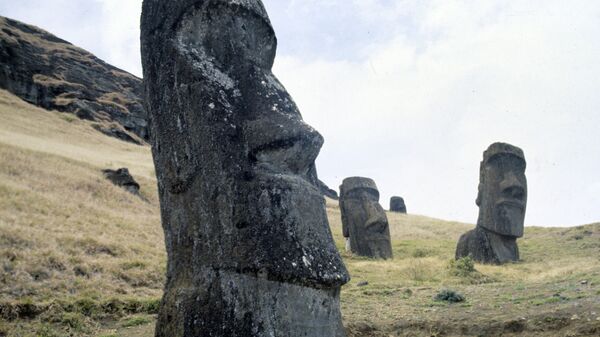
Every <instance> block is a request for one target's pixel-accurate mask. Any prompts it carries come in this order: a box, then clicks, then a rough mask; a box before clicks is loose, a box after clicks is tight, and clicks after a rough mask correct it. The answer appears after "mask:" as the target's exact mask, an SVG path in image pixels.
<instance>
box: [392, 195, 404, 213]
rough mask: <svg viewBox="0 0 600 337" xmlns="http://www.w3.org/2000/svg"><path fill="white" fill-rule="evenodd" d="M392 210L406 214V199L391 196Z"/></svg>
mask: <svg viewBox="0 0 600 337" xmlns="http://www.w3.org/2000/svg"><path fill="white" fill-rule="evenodd" d="M390 212H396V213H404V214H406V204H405V203H404V199H403V198H402V197H391V198H390Z"/></svg>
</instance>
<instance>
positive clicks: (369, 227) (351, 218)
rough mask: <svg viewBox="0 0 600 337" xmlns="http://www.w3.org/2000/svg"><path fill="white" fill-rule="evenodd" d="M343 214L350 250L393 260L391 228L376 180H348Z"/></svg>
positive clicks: (342, 196) (343, 188)
mask: <svg viewBox="0 0 600 337" xmlns="http://www.w3.org/2000/svg"><path fill="white" fill-rule="evenodd" d="M340 211H341V213H342V230H343V235H344V237H345V238H346V240H347V243H348V245H347V247H346V248H347V249H349V250H350V251H351V252H352V253H354V254H356V255H360V256H367V257H371V258H379V259H391V258H392V244H391V239H390V226H389V224H388V220H387V216H386V215H385V211H384V210H383V207H381V205H380V204H379V191H378V190H377V186H376V185H375V182H374V181H373V180H372V179H369V178H362V177H350V178H346V179H344V181H343V182H342V185H341V186H340ZM348 246H349V247H348Z"/></svg>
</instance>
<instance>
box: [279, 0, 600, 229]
mask: <svg viewBox="0 0 600 337" xmlns="http://www.w3.org/2000/svg"><path fill="white" fill-rule="evenodd" d="M427 4H428V5H427V6H423V7H422V8H417V7H414V8H413V9H412V10H413V11H414V13H415V14H414V15H415V17H417V18H419V21H420V24H418V25H417V26H416V27H414V30H412V31H405V32H401V31H400V33H397V34H396V36H395V37H394V38H393V39H392V40H389V41H388V43H385V44H380V45H377V46H373V45H370V46H368V45H367V46H365V49H368V50H369V57H368V58H367V59H365V60H364V61H363V60H359V61H354V62H349V61H309V62H306V61H303V60H302V59H300V58H299V57H294V56H289V55H287V56H284V57H281V58H280V59H279V60H278V61H277V65H276V73H277V74H278V75H279V76H280V78H281V79H282V81H283V83H284V84H285V85H286V86H287V87H288V89H289V90H290V91H291V93H292V95H293V96H294V97H295V98H296V101H297V103H298V104H299V106H300V108H301V110H302V111H303V114H304V116H305V118H306V119H307V120H308V121H309V122H310V123H312V124H314V125H315V127H316V128H317V129H319V130H320V131H321V132H322V133H323V134H324V135H325V138H326V144H325V147H324V149H323V152H322V155H321V156H320V157H319V160H318V163H319V169H320V173H321V176H322V177H323V178H324V179H325V180H326V182H328V183H330V184H331V185H334V186H335V185H336V184H338V183H339V182H340V181H341V179H343V178H344V177H345V176H350V175H366V176H371V177H373V178H375V179H376V181H377V182H378V184H379V187H380V190H381V191H382V203H383V204H386V203H387V200H388V198H389V196H391V195H392V194H400V195H403V196H404V197H405V198H406V199H407V203H408V206H409V208H410V209H411V210H412V211H413V212H417V213H422V214H428V215H433V216H439V217H442V218H454V219H459V220H465V221H475V218H476V215H477V211H476V208H475V204H474V198H475V194H476V188H477V179H478V169H479V167H478V166H479V160H480V158H481V153H482V152H483V150H484V149H485V148H486V147H487V146H488V145H489V144H490V143H492V142H494V141H497V140H501V141H507V142H511V143H513V144H515V145H518V146H521V147H522V148H523V149H524V150H525V152H526V156H527V158H528V161H529V168H528V177H529V185H530V199H529V210H528V218H527V222H528V223H530V224H536V225H572V224H581V223H585V222H592V221H598V219H599V218H600V211H598V210H597V206H596V205H598V202H599V201H600V197H599V196H598V194H594V193H593V192H591V190H590V189H589V188H588V187H587V186H588V185H589V184H592V183H595V182H596V183H597V182H598V181H600V175H598V174H597V172H599V171H600V158H598V156H597V155H595V154H594V152H596V153H597V152H598V151H599V150H600V137H598V136H594V134H595V132H596V129H597V125H599V124H600V111H598V109H600V97H599V96H598V95H597V94H596V93H597V88H598V87H600V65H598V63H597V62H596V61H595V60H597V59H598V58H599V57H600V52H599V51H600V49H599V48H600V41H598V40H597V38H596V37H597V36H598V33H600V25H598V22H599V21H598V19H599V15H598V13H599V12H600V4H596V3H594V2H585V5H584V4H583V1H582V2H578V3H577V4H571V3H570V4H565V3H563V2H558V1H548V2H544V3H532V2H517V1H515V2H511V3H510V5H507V4H506V3H505V2H504V1H502V2H500V1H487V2H474V1H473V2H463V1H461V2H458V1H430V2H427ZM369 15H373V13H369ZM388 20H389V18H388V19H386V22H387V21H388ZM419 37H430V38H429V40H427V41H426V42H424V41H419V40H418V38H419ZM358 52H359V53H360V52H361V51H358ZM349 59H351V57H349Z"/></svg>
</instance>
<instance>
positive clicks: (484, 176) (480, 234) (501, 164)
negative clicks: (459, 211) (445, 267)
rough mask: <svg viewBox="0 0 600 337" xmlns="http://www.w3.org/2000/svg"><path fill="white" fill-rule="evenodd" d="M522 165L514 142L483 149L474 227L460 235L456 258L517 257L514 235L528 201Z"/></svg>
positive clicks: (500, 259)
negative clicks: (476, 216)
mask: <svg viewBox="0 0 600 337" xmlns="http://www.w3.org/2000/svg"><path fill="white" fill-rule="evenodd" d="M525 167H526V162H525V156H524V154H523V151H522V150H521V149H520V148H518V147H516V146H512V145H510V144H505V143H494V144H492V145H490V147H489V148H488V149H487V150H486V151H485V152H484V154H483V161H482V162H481V166H480V176H479V192H478V195H477V200H476V203H477V206H479V218H478V219H477V227H476V228H475V229H474V230H472V231H470V232H467V233H466V234H464V235H463V236H462V237H461V238H460V240H459V242H458V247H457V249H456V258H460V257H464V256H468V255H470V256H472V257H473V258H474V259H475V260H476V261H479V262H483V263H493V264H501V263H505V262H509V261H517V260H519V248H518V246H517V238H520V237H522V236H523V228H524V220H525V209H526V205H527V179H526V177H525Z"/></svg>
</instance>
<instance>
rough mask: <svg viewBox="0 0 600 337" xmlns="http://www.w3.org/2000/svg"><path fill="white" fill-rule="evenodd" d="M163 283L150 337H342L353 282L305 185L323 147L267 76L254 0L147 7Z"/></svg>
mask: <svg viewBox="0 0 600 337" xmlns="http://www.w3.org/2000/svg"><path fill="white" fill-rule="evenodd" d="M141 31H142V38H141V40H142V61H143V67H144V83H145V105H146V109H147V111H148V113H149V115H150V125H151V143H152V154H153V157H154V163H155V167H156V175H157V179H158V189H159V196H160V206H161V217H162V225H163V228H164V233H165V242H166V248H167V253H168V261H167V280H166V285H165V292H164V297H163V300H162V303H161V306H160V310H159V314H158V322H157V326H156V336H157V337H184V336H185V337H200V336H227V337H269V336H290V337H299V336H307V337H323V336H335V337H342V336H345V333H344V328H343V326H342V321H341V314H340V307H339V293H340V287H341V286H342V285H343V284H345V283H346V282H348V280H349V275H348V272H347V270H346V268H345V266H344V264H343V261H342V259H341V257H340V255H339V254H338V252H337V250H336V247H335V245H334V241H333V236H332V234H331V230H330V229H329V224H328V221H327V214H326V211H325V200H324V198H323V196H322V194H321V192H320V191H319V190H318V189H317V188H316V187H315V186H314V184H312V183H310V182H311V181H315V180H316V177H314V176H311V175H313V174H314V172H316V170H314V161H315V158H316V157H317V155H318V153H319V151H320V148H321V146H322V144H323V138H322V137H321V135H320V134H319V133H318V132H317V131H316V130H314V129H313V128H312V127H310V126H309V125H307V124H305V123H304V121H303V120H302V117H301V115H300V112H299V111H298V108H297V107H296V104H295V103H294V102H293V100H292V98H291V97H290V95H289V94H288V92H287V91H286V90H285V88H284V87H283V86H282V84H281V83H280V82H279V81H278V80H277V78H276V77H275V76H274V75H273V73H272V72H271V68H272V66H273V60H274V57H275V49H276V38H275V34H274V32H273V28H272V26H271V23H270V21H269V18H268V16H267V13H266V11H265V8H264V6H263V4H262V3H261V1H260V0H144V2H143V9H142V24H141Z"/></svg>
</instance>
